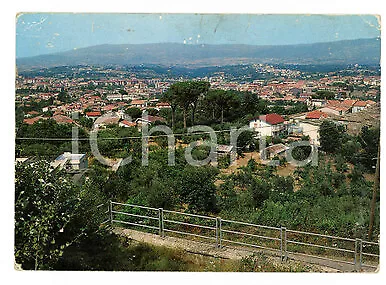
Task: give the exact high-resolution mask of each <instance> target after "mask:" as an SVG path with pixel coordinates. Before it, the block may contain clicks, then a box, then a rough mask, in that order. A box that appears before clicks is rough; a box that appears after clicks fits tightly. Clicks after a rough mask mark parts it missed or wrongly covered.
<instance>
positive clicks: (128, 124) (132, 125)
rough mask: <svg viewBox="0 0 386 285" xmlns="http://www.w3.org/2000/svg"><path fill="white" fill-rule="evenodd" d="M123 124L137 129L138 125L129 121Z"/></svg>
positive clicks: (124, 121)
mask: <svg viewBox="0 0 386 285" xmlns="http://www.w3.org/2000/svg"><path fill="white" fill-rule="evenodd" d="M121 123H122V124H124V125H126V126H129V127H135V126H136V125H137V124H136V123H134V122H129V121H127V120H123V121H122V122H121Z"/></svg>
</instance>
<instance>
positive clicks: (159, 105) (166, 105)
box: [155, 102, 171, 110]
mask: <svg viewBox="0 0 386 285" xmlns="http://www.w3.org/2000/svg"><path fill="white" fill-rule="evenodd" d="M155 107H156V109H158V110H159V109H170V108H171V107H170V104H169V103H167V102H160V103H157V104H156V105H155Z"/></svg>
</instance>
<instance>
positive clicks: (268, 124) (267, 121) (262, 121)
mask: <svg viewBox="0 0 386 285" xmlns="http://www.w3.org/2000/svg"><path fill="white" fill-rule="evenodd" d="M249 127H250V128H251V129H253V130H254V131H255V132H257V133H258V137H262V136H278V135H280V134H281V133H285V132H286V131H287V130H288V129H287V125H286V124H284V118H283V117H282V116H280V115H278V114H275V113H273V114H267V115H261V116H259V117H258V118H255V119H252V120H251V121H249Z"/></svg>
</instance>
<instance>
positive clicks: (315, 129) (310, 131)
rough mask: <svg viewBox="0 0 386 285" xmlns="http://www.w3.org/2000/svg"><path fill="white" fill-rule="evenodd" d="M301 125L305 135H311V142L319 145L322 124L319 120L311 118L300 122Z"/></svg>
mask: <svg viewBox="0 0 386 285" xmlns="http://www.w3.org/2000/svg"><path fill="white" fill-rule="evenodd" d="M299 127H300V128H301V130H302V134H303V135H305V136H309V138H310V141H309V142H310V144H313V145H316V146H319V145H320V142H319V129H320V126H319V124H318V122H315V120H310V121H309V122H299Z"/></svg>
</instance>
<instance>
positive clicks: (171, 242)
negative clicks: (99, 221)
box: [113, 227, 374, 272]
mask: <svg viewBox="0 0 386 285" xmlns="http://www.w3.org/2000/svg"><path fill="white" fill-rule="evenodd" d="M113 231H114V232H115V233H116V234H119V235H124V236H126V237H129V238H131V239H133V240H136V241H139V242H145V243H149V244H153V245H156V246H164V247H168V248H174V249H180V250H184V251H186V252H189V253H194V254H200V255H206V256H211V257H215V258H222V259H236V260H240V259H242V258H243V257H247V256H250V255H252V254H253V252H262V253H264V254H265V255H266V256H267V258H268V260H269V261H270V262H272V263H273V264H280V265H281V266H294V265H295V264H300V265H302V266H308V267H309V268H310V271H312V272H353V271H354V267H353V266H352V265H349V264H343V263H337V262H333V261H328V260H321V259H316V258H312V257H305V256H299V255H295V254H288V261H287V262H281V259H280V257H279V256H278V253H277V252H274V251H269V250H264V251H262V250H258V249H257V250H251V249H249V248H244V247H237V248H236V247H228V246H226V247H223V248H221V249H218V248H216V246H215V244H214V243H213V244H210V243H203V242H199V241H193V240H188V239H183V238H177V237H171V236H167V237H163V238H162V237H160V236H158V235H155V234H151V233H145V232H140V231H135V230H131V229H125V228H120V227H114V230H113ZM364 271H368V272H371V271H374V270H364Z"/></svg>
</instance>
